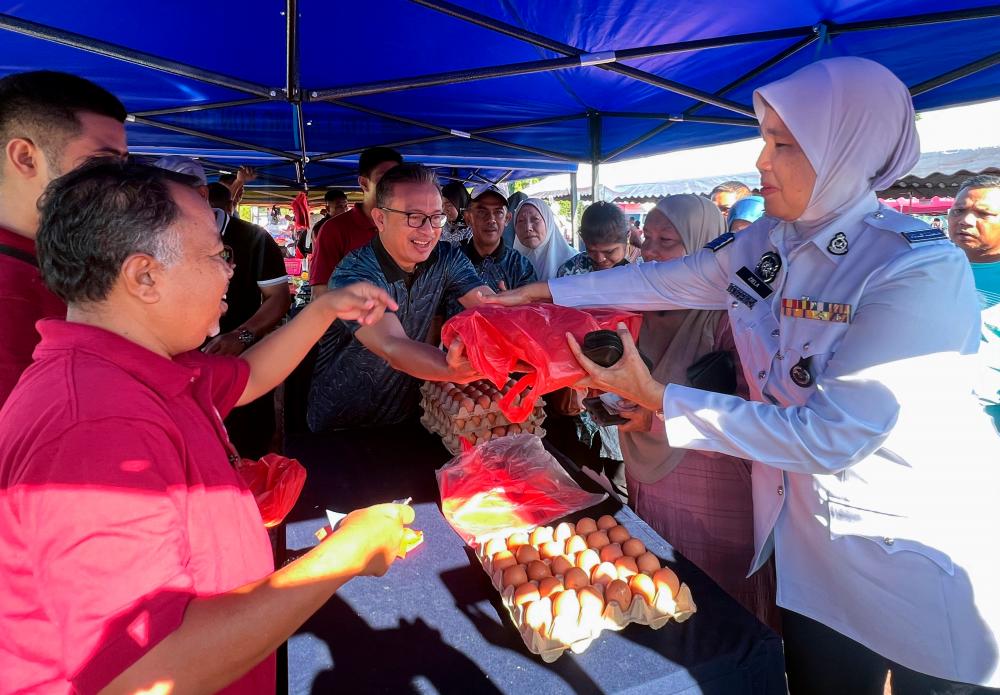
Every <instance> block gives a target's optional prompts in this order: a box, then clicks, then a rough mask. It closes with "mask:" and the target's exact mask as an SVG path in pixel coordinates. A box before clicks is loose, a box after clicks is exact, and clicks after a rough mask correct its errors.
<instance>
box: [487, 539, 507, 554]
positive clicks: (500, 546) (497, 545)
mask: <svg viewBox="0 0 1000 695" xmlns="http://www.w3.org/2000/svg"><path fill="white" fill-rule="evenodd" d="M501 550H507V543H506V541H504V539H503V538H491V539H490V540H488V541H487V542H486V554H487V555H489V556H490V557H493V556H494V555H496V554H497V553H499V552H500V551H501Z"/></svg>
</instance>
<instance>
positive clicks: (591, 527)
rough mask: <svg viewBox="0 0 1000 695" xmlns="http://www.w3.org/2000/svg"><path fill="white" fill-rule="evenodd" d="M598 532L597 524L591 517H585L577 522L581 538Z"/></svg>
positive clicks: (577, 530)
mask: <svg viewBox="0 0 1000 695" xmlns="http://www.w3.org/2000/svg"><path fill="white" fill-rule="evenodd" d="M596 530H597V522H596V521H594V520H593V519H591V518H590V517H589V516H585V517H583V518H582V519H580V520H579V521H577V522H576V532H577V533H578V534H579V535H581V536H586V535H587V534H588V533H593V532H594V531H596Z"/></svg>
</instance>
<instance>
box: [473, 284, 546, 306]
mask: <svg viewBox="0 0 1000 695" xmlns="http://www.w3.org/2000/svg"><path fill="white" fill-rule="evenodd" d="M480 301H481V302H482V303H483V304H495V305H498V306H520V305H522V304H530V303H532V302H551V301H552V293H551V292H550V291H549V284H548V283H547V282H533V283H531V284H530V285H525V286H524V287H518V288H517V289H513V290H507V291H505V292H501V293H500V294H494V295H481V296H480Z"/></svg>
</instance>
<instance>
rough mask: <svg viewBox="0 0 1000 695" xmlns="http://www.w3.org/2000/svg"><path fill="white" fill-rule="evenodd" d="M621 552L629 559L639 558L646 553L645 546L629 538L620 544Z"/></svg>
mask: <svg viewBox="0 0 1000 695" xmlns="http://www.w3.org/2000/svg"><path fill="white" fill-rule="evenodd" d="M622 552H623V553H625V554H626V555H628V556H629V557H639V556H640V555H642V554H643V553H644V552H646V545H645V544H644V543H643V542H642V541H640V540H639V539H638V538H629V539H628V540H627V541H625V542H624V543H622Z"/></svg>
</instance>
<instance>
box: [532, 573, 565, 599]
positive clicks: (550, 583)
mask: <svg viewBox="0 0 1000 695" xmlns="http://www.w3.org/2000/svg"><path fill="white" fill-rule="evenodd" d="M565 590H566V587H565V586H564V585H563V583H562V582H561V581H559V578H558V577H545V578H544V579H542V580H541V581H539V582H538V593H539V595H541V597H542V598H546V597H547V596H551V595H552V594H555V593H557V592H559V591H565Z"/></svg>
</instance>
